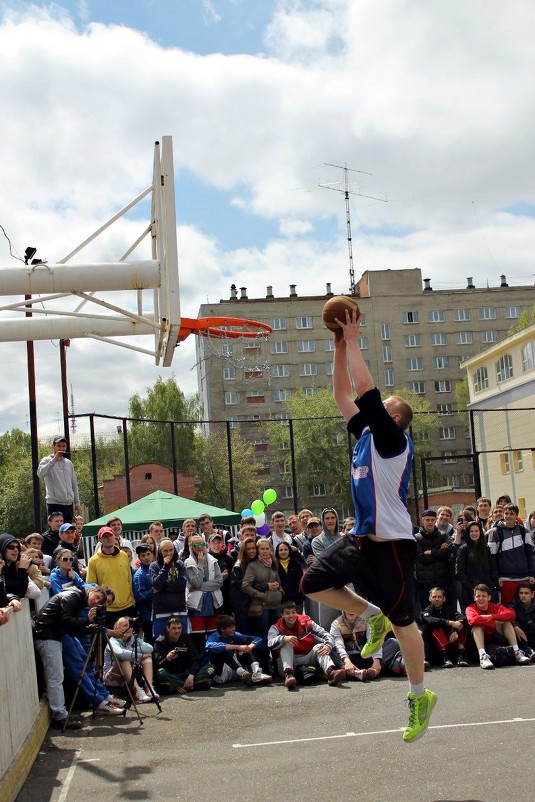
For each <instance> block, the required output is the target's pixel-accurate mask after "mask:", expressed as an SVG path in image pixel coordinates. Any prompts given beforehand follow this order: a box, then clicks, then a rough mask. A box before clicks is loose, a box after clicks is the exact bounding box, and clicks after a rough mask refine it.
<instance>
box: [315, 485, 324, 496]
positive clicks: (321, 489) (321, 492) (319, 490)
mask: <svg viewBox="0 0 535 802" xmlns="http://www.w3.org/2000/svg"><path fill="white" fill-rule="evenodd" d="M312 495H313V496H326V495H327V487H326V486H325V485H323V484H319V485H314V487H313V488H312Z"/></svg>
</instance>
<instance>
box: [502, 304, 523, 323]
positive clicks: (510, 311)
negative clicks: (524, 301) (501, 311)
mask: <svg viewBox="0 0 535 802" xmlns="http://www.w3.org/2000/svg"><path fill="white" fill-rule="evenodd" d="M521 312H522V309H521V308H520V307H519V306H506V307H505V317H506V319H507V320H515V319H516V318H517V317H520V314H521Z"/></svg>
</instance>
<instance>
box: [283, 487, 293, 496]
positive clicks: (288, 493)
mask: <svg viewBox="0 0 535 802" xmlns="http://www.w3.org/2000/svg"><path fill="white" fill-rule="evenodd" d="M293 497H294V489H293V487H292V486H291V485H285V486H284V487H283V488H282V489H281V498H293Z"/></svg>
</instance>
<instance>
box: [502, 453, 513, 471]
mask: <svg viewBox="0 0 535 802" xmlns="http://www.w3.org/2000/svg"><path fill="white" fill-rule="evenodd" d="M500 470H501V472H502V474H503V475H504V476H505V475H506V474H508V473H511V464H510V462H509V452H508V451H506V452H505V453H504V454H500Z"/></svg>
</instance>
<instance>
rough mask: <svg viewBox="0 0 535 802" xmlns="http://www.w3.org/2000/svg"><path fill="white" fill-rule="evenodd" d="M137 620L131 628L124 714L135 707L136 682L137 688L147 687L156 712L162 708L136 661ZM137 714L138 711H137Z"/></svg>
mask: <svg viewBox="0 0 535 802" xmlns="http://www.w3.org/2000/svg"><path fill="white" fill-rule="evenodd" d="M138 621H139V619H137V618H136V619H135V620H134V630H133V636H134V664H133V666H132V676H131V677H130V679H129V681H128V683H127V688H128V699H127V700H126V705H125V708H124V712H125V714H126V711H127V710H128V709H129V708H130V706H131V705H132V704H133V705H134V707H135V702H134V683H135V682H137V684H138V687H139V688H148V690H149V696H150V697H151V699H152V701H153V702H154V704H155V705H156V707H157V708H158V713H161V712H162V708H161V705H160V702H159V701H158V699H157V698H156V694H155V693H154V690H153V688H152V684H151V683H150V682H149V681H148V679H147V676H146V674H145V671H144V669H143V664H142V663H139V662H138V646H137V644H138V640H139V634H138V630H137V629H136V625H137V623H138ZM110 649H111V646H110ZM115 659H116V660H117V658H115ZM123 676H124V675H123ZM136 712H137V708H136ZM138 716H139V713H138Z"/></svg>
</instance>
